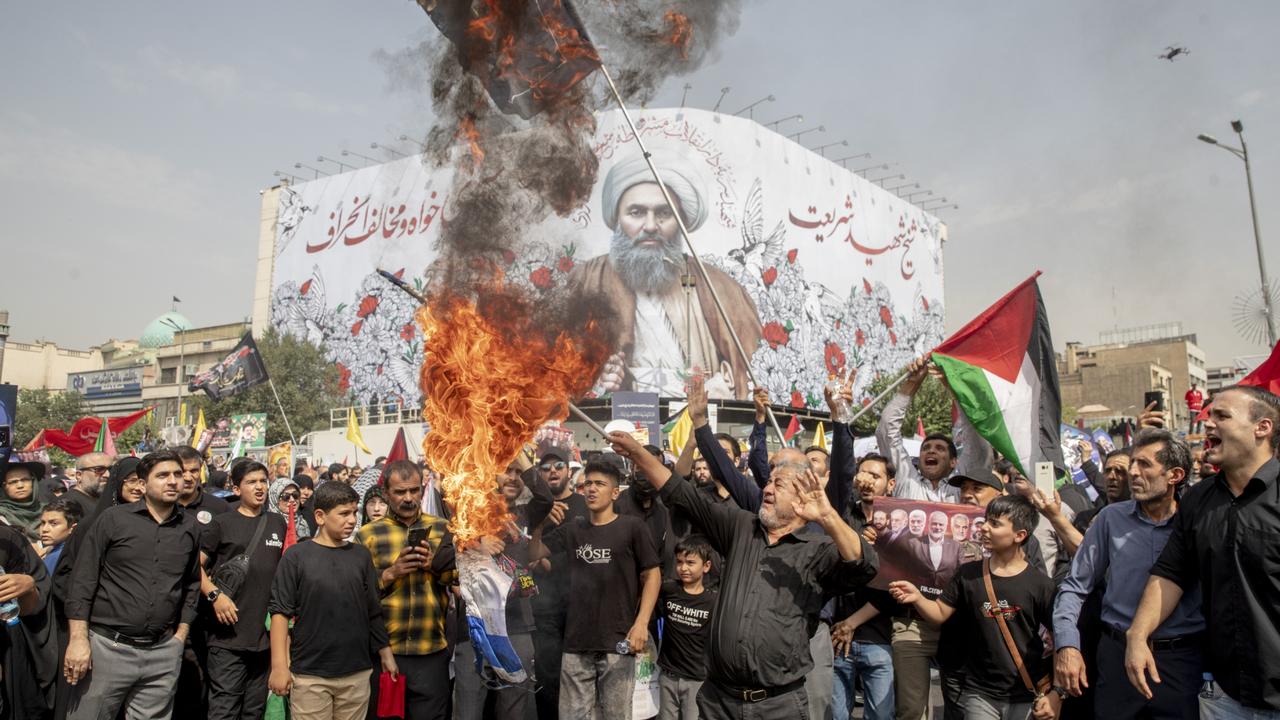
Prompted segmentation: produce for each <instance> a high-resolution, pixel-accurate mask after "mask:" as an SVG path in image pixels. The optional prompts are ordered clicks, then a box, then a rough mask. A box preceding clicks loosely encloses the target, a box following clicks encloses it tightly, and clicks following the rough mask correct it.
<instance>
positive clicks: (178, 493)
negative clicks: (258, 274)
mask: <svg viewBox="0 0 1280 720" xmlns="http://www.w3.org/2000/svg"><path fill="white" fill-rule="evenodd" d="M930 371H931V369H930V366H929V365H928V363H927V360H926V359H923V358H922V359H921V360H920V361H917V362H916V363H914V364H913V365H912V366H911V368H910V369H909V377H908V379H907V380H906V382H905V383H904V384H903V385H902V386H901V387H900V389H899V391H898V393H897V395H896V396H895V397H893V398H892V399H891V400H890V401H889V403H888V405H887V407H886V408H885V409H884V411H883V413H882V415H881V418H880V424H879V428H878V430H877V433H876V440H877V445H878V447H877V449H876V451H873V452H870V453H866V454H863V455H862V456H860V457H859V456H858V455H857V453H855V451H854V447H855V444H854V439H855V438H854V434H853V429H852V427H851V426H850V425H848V424H845V423H842V422H839V421H837V422H834V423H833V433H832V440H831V443H830V446H829V448H827V447H810V448H807V449H803V450H802V449H800V448H791V447H784V448H781V449H775V450H773V451H772V452H771V451H770V450H769V448H768V446H767V443H766V427H767V425H766V412H767V407H768V405H769V401H770V399H769V396H768V393H767V392H764V391H762V390H757V391H755V393H754V401H755V410H756V417H755V420H756V422H755V424H754V426H753V428H752V432H751V435H750V437H749V438H748V439H747V443H746V450H745V451H744V450H743V447H742V445H741V444H740V442H739V440H738V438H734V437H732V436H729V435H725V434H717V433H715V432H713V430H712V428H711V424H710V422H709V419H708V400H707V391H706V388H705V385H704V381H703V380H702V379H701V378H700V377H698V376H695V377H694V378H693V379H692V380H691V381H690V385H689V388H688V401H689V403H688V410H687V412H688V414H689V420H690V422H691V423H692V426H693V432H691V433H690V434H689V439H688V442H687V443H685V445H684V446H683V447H675V448H669V449H668V450H667V451H664V450H662V449H660V448H658V447H655V446H652V445H642V444H641V443H640V442H639V441H638V440H636V439H635V438H634V437H633V436H632V435H630V434H627V433H610V434H609V435H608V437H607V442H608V444H609V446H610V450H609V451H606V452H603V453H585V454H584V453H579V452H575V451H574V450H572V449H569V448H561V447H547V448H544V450H543V451H542V452H541V453H535V454H536V455H538V456H537V457H533V456H530V455H529V454H522V455H521V456H520V457H518V458H516V459H515V460H514V461H513V462H512V463H511V465H510V466H509V467H508V468H507V469H506V471H505V472H504V473H503V474H502V475H501V476H499V477H497V478H494V485H493V492H494V493H495V498H497V501H499V502H503V503H505V504H506V507H507V510H508V511H509V513H510V517H511V522H510V523H509V526H508V529H507V530H506V531H505V532H504V533H503V534H501V535H500V536H494V537H484V538H482V539H480V540H479V541H477V542H476V543H474V544H473V545H474V549H478V550H479V551H481V552H482V553H484V554H485V555H488V556H492V557H493V558H494V559H495V561H496V562H497V564H498V565H499V566H500V567H501V568H502V569H503V570H504V572H506V573H507V574H508V575H509V576H510V577H512V578H513V581H512V582H511V586H510V588H507V589H505V592H506V606H505V610H506V613H505V635H506V637H507V638H508V639H509V641H510V653H511V654H514V655H515V656H516V657H518V659H519V663H520V665H521V666H522V667H523V668H524V670H525V673H526V674H525V676H524V677H525V679H524V680H522V681H521V682H517V683H509V682H501V681H499V680H497V679H496V678H495V676H494V675H493V673H492V672H489V671H488V669H487V668H482V667H481V665H482V664H483V663H478V662H477V658H478V657H479V658H483V657H485V655H486V653H491V652H492V651H493V648H492V647H490V643H489V642H488V640H485V638H484V636H483V635H474V634H473V633H472V632H469V630H473V629H474V626H473V624H472V623H471V622H469V618H468V614H467V608H466V607H465V602H464V601H463V599H462V595H461V593H459V592H458V583H459V569H458V564H459V557H460V555H461V553H462V551H470V550H472V549H473V545H472V544H467V545H465V546H463V547H458V545H462V544H461V543H455V539H454V536H453V534H452V531H451V527H450V507H449V503H448V502H447V499H446V498H443V497H441V496H440V493H439V490H438V488H437V486H436V484H435V483H434V482H433V479H432V473H431V472H430V470H429V469H428V468H424V467H422V466H421V465H420V464H418V463H414V462H411V461H407V460H395V461H392V462H383V461H381V460H380V461H379V462H378V463H377V464H375V466H374V467H371V468H368V469H363V470H362V469H355V470H352V469H348V468H345V467H342V466H333V467H329V468H325V469H324V470H323V472H320V471H319V470H320V469H319V468H311V467H309V466H308V465H307V464H306V463H302V464H300V465H299V466H298V467H290V464H289V462H288V461H285V462H283V463H276V464H275V465H273V466H272V467H270V468H268V467H267V466H266V465H264V464H262V463H260V462H257V461H255V460H252V459H247V458H239V459H236V460H233V461H232V462H231V463H230V464H229V466H228V468H227V469H226V470H225V471H223V470H222V469H221V467H220V466H215V465H214V464H212V463H208V462H207V459H206V458H205V457H203V456H202V455H201V453H199V452H197V451H196V450H194V449H192V448H189V447H176V448H172V449H161V450H156V451H154V452H151V453H149V454H147V455H145V456H143V457H141V458H138V457H120V458H114V457H110V456H107V455H104V454H101V453H90V454H87V455H84V456H81V457H79V458H77V459H76V462H75V467H74V469H72V470H70V471H68V472H65V473H50V472H47V470H48V469H47V468H46V467H45V466H44V465H43V464H40V463H32V462H17V461H13V462H7V463H5V464H4V465H3V466H0V480H2V481H3V487H2V490H3V492H2V493H0V520H2V521H3V522H2V524H0V568H2V569H3V574H0V618H3V619H4V620H5V622H6V623H7V624H6V632H5V633H4V634H3V636H2V637H3V642H4V647H3V649H2V651H0V658H2V662H3V667H2V670H3V674H2V675H0V684H2V685H3V692H2V693H0V702H2V703H3V705H2V710H3V714H2V715H0V717H5V718H49V717H56V718H59V719H61V718H71V719H73V720H79V719H81V718H95V719H98V718H102V719H112V718H117V717H121V716H123V717H127V718H130V719H131V720H132V719H134V718H139V719H140V718H169V717H177V718H187V717H208V718H215V719H217V720H227V719H237V720H241V719H245V720H247V719H250V718H252V719H254V720H257V719H258V718H263V717H272V718H277V717H279V718H283V717H293V718H297V719H299V720H309V719H312V718H324V719H326V720H327V719H330V718H332V719H335V720H336V719H344V720H354V719H356V718H364V717H379V716H387V715H386V714H387V713H390V714H391V715H392V716H399V717H404V718H410V719H413V720H417V719H419V718H449V717H457V718H468V719H474V720H482V719H484V718H495V719H497V720H531V719H532V718H538V720H550V719H553V718H558V717H563V718H572V719H575V720H576V719H578V718H585V717H594V718H608V719H613V718H621V719H624V720H629V719H630V718H632V717H635V718H636V720H641V717H642V715H641V714H635V713H633V707H644V706H645V703H640V702H636V697H637V676H638V675H639V674H641V673H640V669H641V668H640V666H641V665H642V662H643V661H642V658H649V657H651V658H653V660H654V662H656V666H657V668H658V673H657V675H658V680H657V685H658V688H657V690H656V692H655V693H654V697H656V703H652V706H653V713H645V715H649V714H656V716H657V717H659V718H664V719H665V718H671V719H673V720H675V719H679V720H691V719H694V718H707V719H708V720H721V719H725V720H728V719H729V718H733V719H739V718H742V719H745V718H753V719H755V718H758V719H760V720H770V719H773V718H778V719H782V718H787V719H788V720H790V719H792V718H817V719H819V720H829V719H831V718H835V719H836V720H847V719H848V718H850V717H852V716H853V715H854V713H855V712H857V711H858V708H860V712H861V716H862V717H864V718H870V719H873V720H883V719H886V718H897V719H898V720H920V718H922V717H926V716H928V715H929V714H930V713H931V712H932V711H933V709H934V708H933V706H934V705H935V704H939V703H940V704H941V706H942V709H941V716H942V717H945V718H948V719H950V718H971V719H973V720H987V719H999V720H1023V719H1024V718H1035V719H1036V720H1050V719H1051V718H1056V717H1062V718H1090V717H1097V718H1155V719H1161V720H1163V719H1165V718H1196V717H1201V718H1213V719H1218V718H1222V719H1228V718H1229V719H1236V718H1280V630H1278V629H1277V628H1280V481H1278V480H1277V474H1278V473H1280V461H1277V443H1278V442H1280V430H1278V426H1280V398H1277V397H1276V396H1275V395H1272V394H1270V393H1268V392H1266V391H1265V390H1261V389H1258V388H1253V387H1233V388H1228V389H1226V390H1222V391H1219V392H1217V393H1215V394H1214V395H1213V397H1212V398H1206V399H1205V402H1206V404H1207V406H1208V408H1209V409H1208V419H1207V420H1206V421H1205V422H1204V425H1203V433H1204V434H1203V441H1201V442H1199V443H1198V444H1197V445H1196V446H1194V447H1193V446H1191V445H1189V444H1188V442H1187V441H1186V439H1185V437H1184V435H1183V434H1181V433H1175V432H1172V431H1171V430H1170V429H1168V428H1165V427H1164V425H1165V421H1164V416H1163V414H1162V413H1159V412H1155V411H1149V412H1147V413H1146V414H1145V415H1143V416H1142V418H1141V419H1140V421H1139V424H1140V425H1141V429H1140V430H1139V432H1138V433H1137V434H1136V435H1135V436H1134V438H1133V440H1132V442H1131V444H1130V445H1129V446H1127V447H1123V448H1120V449H1117V450H1115V451H1113V452H1111V453H1108V454H1106V455H1105V457H1103V458H1102V463H1101V467H1098V466H1097V465H1095V464H1094V463H1093V462H1091V461H1089V460H1086V461H1085V463H1084V467H1083V468H1082V469H1083V471H1084V473H1085V476H1086V478H1087V484H1086V485H1076V484H1075V483H1073V482H1070V481H1069V480H1068V481H1067V482H1065V483H1059V489H1058V490H1057V491H1055V492H1052V493H1046V492H1044V491H1043V490H1037V489H1036V487H1035V484H1034V483H1033V482H1030V481H1029V480H1028V479H1027V478H1026V477H1025V475H1024V474H1023V473H1022V472H1021V471H1020V470H1019V467H1018V465H1017V463H1015V462H1011V460H1010V459H1006V458H1000V457H998V456H997V455H996V454H995V453H994V452H993V451H992V449H991V446H990V445H989V444H987V443H986V442H985V441H984V440H983V439H982V437H980V436H979V435H978V433H977V432H976V431H975V429H974V428H973V427H972V426H971V425H970V424H969V423H968V422H967V420H965V418H964V417H963V415H960V416H959V418H958V420H957V423H956V427H955V428H953V432H952V433H950V434H942V433H938V434H930V435H928V436H927V437H925V438H923V440H922V442H921V444H920V449H919V451H918V452H916V453H912V452H909V451H908V449H907V443H906V442H905V440H904V438H903V435H902V424H903V419H904V416H905V415H906V413H907V409H908V406H909V404H910V402H911V398H912V396H913V394H915V393H916V392H917V390H918V388H919V387H920V386H921V383H922V382H923V380H924V379H925V378H926V376H927V374H928V373H929V372H930ZM944 382H945V380H944ZM851 400H852V390H851V386H850V385H849V383H843V384H840V383H836V384H833V385H832V386H831V387H830V388H829V389H828V391H827V401H828V403H829V405H830V406H831V408H832V410H833V417H836V418H838V417H839V416H838V413H836V411H837V409H838V408H840V407H842V406H843V404H845V403H848V402H850V401H851ZM1082 451H1083V455H1084V457H1086V458H1088V457H1089V455H1090V454H1091V452H1092V448H1091V447H1085V448H1082ZM46 476H47V477H46ZM202 478H205V479H204V480H203V481H202ZM895 499H896V500H895ZM898 500H901V501H913V502H919V503H934V504H942V507H944V508H945V507H953V508H954V507H955V506H964V508H968V509H969V510H967V511H964V512H961V511H960V510H961V509H960V508H957V509H956V511H955V512H952V513H948V512H945V511H942V510H937V509H935V510H933V511H926V510H924V509H918V510H911V511H906V510H903V509H894V510H892V511H889V510H886V509H884V508H885V506H887V505H889V504H891V503H892V502H896V501H898ZM878 505H879V506H880V507H879V508H878ZM930 507H934V508H936V507H937V505H932V506H930ZM979 510H980V512H979ZM894 548H897V550H894ZM890 552H899V553H900V554H901V556H902V557H907V558H911V562H912V563H913V565H915V566H918V567H919V568H920V569H921V571H922V572H924V573H927V574H926V575H924V577H927V578H929V581H928V582H924V581H921V582H912V579H913V578H912V577H906V576H892V577H878V573H880V572H881V571H882V570H883V568H882V567H881V562H880V556H881V554H884V555H885V557H888V553H890ZM481 640H484V641H485V647H480V646H479V642H480V641H481ZM935 672H936V675H935ZM935 678H936V679H935ZM935 694H936V695H937V696H938V698H939V700H937V701H935V700H933V699H931V696H932V695H935ZM397 713H398V714H397ZM937 716H938V715H934V717H937Z"/></svg>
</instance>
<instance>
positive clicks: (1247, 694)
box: [1125, 385, 1280, 719]
mask: <svg viewBox="0 0 1280 720" xmlns="http://www.w3.org/2000/svg"><path fill="white" fill-rule="evenodd" d="M1204 429H1205V430H1204V431H1205V441H1204V448H1205V454H1204V459H1205V461H1206V462H1209V463H1211V464H1213V465H1215V466H1217V467H1218V468H1219V472H1218V473H1217V474H1216V475H1213V476H1211V477H1208V478H1205V479H1204V480H1203V481H1201V482H1200V483H1198V484H1197V485H1196V486H1195V487H1194V488H1192V489H1191V491H1190V492H1188V493H1187V495H1186V497H1185V498H1184V499H1183V500H1182V502H1181V504H1180V507H1179V509H1178V514H1177V515H1175V516H1174V520H1173V523H1174V525H1173V533H1172V535H1170V537H1169V541H1168V543H1167V544H1166V545H1165V548H1164V551H1163V552H1162V553H1161V554H1160V559H1159V560H1157V561H1156V564H1155V566H1154V567H1153V568H1152V569H1151V579H1150V580H1148V581H1147V587H1146V590H1145V591H1144V592H1143V594H1142V602H1141V603H1140V604H1139V605H1138V610H1137V613H1136V614H1135V615H1134V618H1133V624H1132V626H1130V628H1129V632H1128V638H1127V648H1126V652H1125V670H1126V672H1127V673H1128V675H1129V681H1130V682H1132V683H1133V685H1134V687H1136V688H1137V689H1138V691H1139V692H1141V693H1142V694H1143V696H1144V697H1147V698H1151V696H1152V693H1151V689H1150V687H1149V686H1148V685H1147V683H1148V679H1147V677H1148V675H1150V681H1152V682H1159V681H1160V675H1159V672H1158V668H1157V667H1156V662H1155V658H1154V656H1153V655H1152V651H1151V648H1150V647H1149V640H1150V637H1151V634H1152V633H1153V632H1154V631H1155V629H1156V628H1157V627H1158V626H1159V625H1160V623H1162V622H1164V620H1165V618H1167V617H1168V616H1169V615H1170V614H1172V613H1173V610H1174V608H1176V607H1177V605H1178V601H1179V600H1180V599H1181V598H1182V594H1183V593H1184V592H1186V591H1187V590H1188V589H1190V588H1192V587H1194V586H1195V585H1197V584H1199V586H1200V589H1201V591H1202V593H1203V604H1204V606H1203V612H1204V618H1205V621H1206V622H1207V623H1208V636H1209V637H1210V638H1212V642H1210V643H1209V644H1208V647H1207V649H1206V654H1205V657H1206V662H1207V665H1208V667H1207V668H1206V669H1207V670H1208V671H1209V672H1211V673H1212V674H1213V679H1214V683H1215V684H1216V687H1215V688H1213V689H1212V691H1210V692H1209V693H1208V695H1207V696H1206V694H1205V693H1203V692H1202V693H1201V695H1200V713H1201V715H1200V716H1201V717H1202V718H1211V719H1216V718H1277V717H1280V479H1277V475H1278V474H1280V462H1278V461H1277V460H1276V447H1277V442H1280V434H1278V433H1280V398H1277V397H1276V396H1275V395H1273V394H1271V393H1269V392H1267V391H1266V390H1263V389H1261V388H1256V387H1248V386H1239V385H1238V386H1234V387H1230V388H1227V389H1226V390H1221V391H1219V392H1218V393H1217V394H1216V395H1214V397H1213V403H1212V405H1210V406H1209V419H1208V420H1207V421H1206V422H1205V425H1204Z"/></svg>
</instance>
